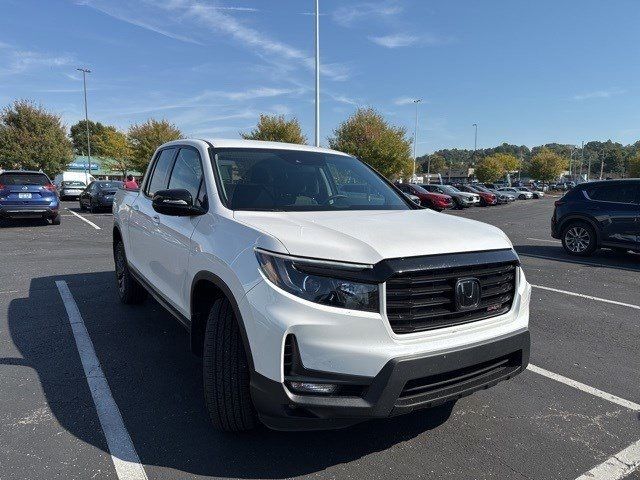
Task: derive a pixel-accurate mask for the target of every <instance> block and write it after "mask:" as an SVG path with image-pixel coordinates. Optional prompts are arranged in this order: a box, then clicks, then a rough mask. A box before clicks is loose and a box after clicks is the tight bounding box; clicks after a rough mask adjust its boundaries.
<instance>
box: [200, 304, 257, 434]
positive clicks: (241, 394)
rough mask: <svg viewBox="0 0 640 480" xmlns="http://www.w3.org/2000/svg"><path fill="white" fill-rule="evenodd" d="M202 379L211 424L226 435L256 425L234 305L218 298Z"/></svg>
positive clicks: (207, 332) (208, 332)
mask: <svg viewBox="0 0 640 480" xmlns="http://www.w3.org/2000/svg"><path fill="white" fill-rule="evenodd" d="M203 353H204V354H203V358H202V377H203V383H204V398H205V402H206V405H207V409H208V410H209V417H210V418H211V423H213V426H214V427H215V428H216V429H217V430H221V431H223V432H241V431H246V430H251V429H252V428H254V427H255V426H256V423H257V415H256V411H255V408H254V406H253V402H252V401H251V394H250V391H249V363H248V361H247V355H246V352H245V349H244V344H243V342H242V336H241V335H240V327H239V326H238V320H237V319H236V317H235V315H234V313H233V308H232V307H231V303H230V302H229V300H227V299H226V298H219V299H217V300H216V301H215V302H214V303H213V306H212V307H211V310H210V311H209V317H208V318H207V327H206V329H205V334H204V352H203Z"/></svg>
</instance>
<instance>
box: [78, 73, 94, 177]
mask: <svg viewBox="0 0 640 480" xmlns="http://www.w3.org/2000/svg"><path fill="white" fill-rule="evenodd" d="M76 70H78V71H79V72H82V84H83V85H84V124H85V126H86V127H87V157H88V159H89V162H88V164H89V165H88V167H89V176H87V178H86V180H87V184H88V183H89V177H90V176H91V140H90V138H89V111H88V109H87V73H91V70H89V69H88V68H76Z"/></svg>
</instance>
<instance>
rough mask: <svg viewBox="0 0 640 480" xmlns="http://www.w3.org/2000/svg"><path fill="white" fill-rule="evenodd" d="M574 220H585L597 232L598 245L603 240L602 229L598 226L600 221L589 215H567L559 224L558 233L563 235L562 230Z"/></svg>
mask: <svg viewBox="0 0 640 480" xmlns="http://www.w3.org/2000/svg"><path fill="white" fill-rule="evenodd" d="M572 222H585V223H588V224H589V225H590V226H591V228H593V231H594V232H596V241H597V242H598V245H600V243H601V242H602V234H601V232H600V229H599V228H598V222H597V221H596V220H595V219H594V218H591V217H589V216H587V215H567V216H566V217H564V218H563V219H562V220H561V221H560V225H559V226H558V233H559V234H560V235H561V236H562V232H563V231H564V229H565V228H566V227H567V225H569V224H570V223H572Z"/></svg>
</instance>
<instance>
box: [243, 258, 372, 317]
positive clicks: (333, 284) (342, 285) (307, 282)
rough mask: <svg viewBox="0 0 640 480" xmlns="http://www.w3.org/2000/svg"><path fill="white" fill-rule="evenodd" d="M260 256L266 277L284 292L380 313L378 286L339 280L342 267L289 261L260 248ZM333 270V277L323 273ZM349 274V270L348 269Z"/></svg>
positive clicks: (260, 262) (306, 298) (303, 261)
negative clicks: (337, 274)
mask: <svg viewBox="0 0 640 480" xmlns="http://www.w3.org/2000/svg"><path fill="white" fill-rule="evenodd" d="M255 252H256V257H257V259H258V263H259V264H260V268H261V269H262V272H263V273H264V275H265V277H267V279H268V280H269V281H270V282H271V283H273V284H274V285H276V286H278V287H280V288H281V289H283V290H285V291H287V292H289V293H291V294H293V295H295V296H297V297H300V298H303V299H305V300H308V301H310V302H314V303H319V304H322V305H329V306H331V307H338V308H348V309H352V310H364V311H367V312H378V311H379V310H380V300H379V295H378V284H376V283H362V282H357V281H353V280H348V279H342V278H338V277H337V276H336V275H335V272H336V271H338V270H340V269H339V268H327V267H326V266H325V264H324V263H320V262H318V263H314V262H313V260H306V259H298V258H287V257H285V256H281V255H273V254H269V253H268V252H265V251H264V250H258V249H256V251H255ZM323 268H327V270H331V274H332V276H327V275H324V274H323V273H322V270H323ZM345 271H346V272H348V271H349V270H345Z"/></svg>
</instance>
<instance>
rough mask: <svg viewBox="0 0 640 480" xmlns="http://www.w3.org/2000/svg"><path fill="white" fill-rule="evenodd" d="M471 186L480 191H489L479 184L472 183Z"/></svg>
mask: <svg viewBox="0 0 640 480" xmlns="http://www.w3.org/2000/svg"><path fill="white" fill-rule="evenodd" d="M473 188H474V189H476V190H478V191H480V192H484V193H491V192H490V191H489V189H488V188H485V187H481V186H480V185H474V186H473Z"/></svg>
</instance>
